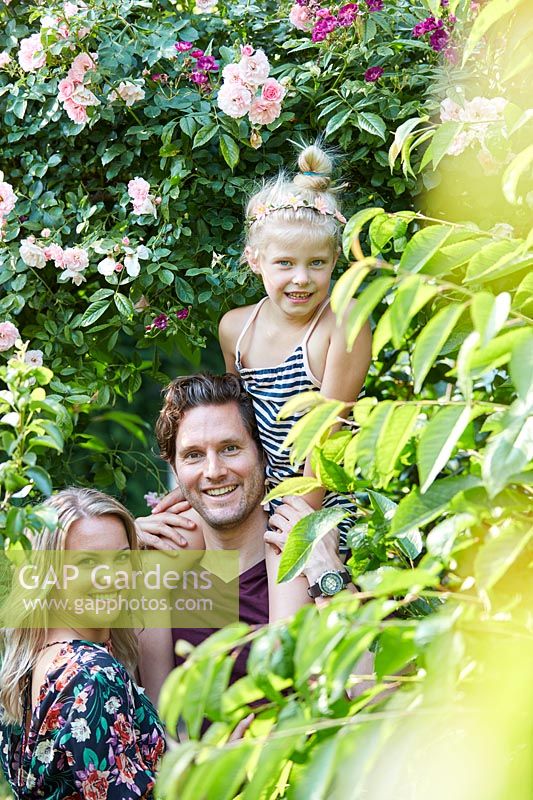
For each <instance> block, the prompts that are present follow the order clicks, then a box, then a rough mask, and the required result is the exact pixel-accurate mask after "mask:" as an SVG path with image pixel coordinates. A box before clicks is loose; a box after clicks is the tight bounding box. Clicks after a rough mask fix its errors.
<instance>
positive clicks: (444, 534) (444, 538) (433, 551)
mask: <svg viewBox="0 0 533 800" xmlns="http://www.w3.org/2000/svg"><path fill="white" fill-rule="evenodd" d="M475 522H476V517H474V516H473V515H472V514H455V515H454V516H453V517H448V518H447V519H444V520H443V521H442V522H439V524H438V525H435V527H434V528H432V529H431V530H430V532H429V533H428V535H427V538H426V548H427V551H428V553H429V554H430V555H432V556H435V557H437V558H448V556H449V555H450V554H451V552H452V550H453V546H454V544H455V539H456V537H457V535H458V534H459V533H461V532H462V531H464V530H466V529H467V528H469V527H470V526H471V525H473V524H474V523H475Z"/></svg>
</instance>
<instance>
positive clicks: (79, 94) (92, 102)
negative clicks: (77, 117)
mask: <svg viewBox="0 0 533 800" xmlns="http://www.w3.org/2000/svg"><path fill="white" fill-rule="evenodd" d="M71 99H72V100H73V101H74V102H75V103H76V104H77V105H79V106H99V105H100V101H99V99H98V98H97V96H96V95H95V94H93V92H91V90H90V89H88V88H87V87H86V86H84V85H83V84H82V83H78V85H77V86H76V88H75V89H74V94H73V95H72V98H71Z"/></svg>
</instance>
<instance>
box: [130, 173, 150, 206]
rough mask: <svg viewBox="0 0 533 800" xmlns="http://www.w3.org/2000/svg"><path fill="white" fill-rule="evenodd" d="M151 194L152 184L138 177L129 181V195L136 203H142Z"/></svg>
mask: <svg viewBox="0 0 533 800" xmlns="http://www.w3.org/2000/svg"><path fill="white" fill-rule="evenodd" d="M149 193H150V184H149V183H148V181H145V180H144V178H139V177H138V176H137V177H135V178H133V179H132V180H131V181H128V194H129V196H130V197H131V199H132V200H133V202H134V203H142V202H144V200H146V198H147V197H148V195H149Z"/></svg>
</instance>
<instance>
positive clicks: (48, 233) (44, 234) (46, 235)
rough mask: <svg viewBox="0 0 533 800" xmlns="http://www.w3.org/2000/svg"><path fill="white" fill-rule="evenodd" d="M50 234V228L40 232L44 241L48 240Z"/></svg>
mask: <svg viewBox="0 0 533 800" xmlns="http://www.w3.org/2000/svg"><path fill="white" fill-rule="evenodd" d="M51 233H52V231H51V230H50V228H43V229H42V231H41V236H43V237H44V238H45V239H48V237H49V236H50V235H51Z"/></svg>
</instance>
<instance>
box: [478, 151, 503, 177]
mask: <svg viewBox="0 0 533 800" xmlns="http://www.w3.org/2000/svg"><path fill="white" fill-rule="evenodd" d="M476 158H477V160H478V162H479V163H480V164H481V167H482V169H483V172H484V173H485V175H497V174H498V172H499V171H500V165H499V164H498V162H497V161H496V160H495V158H494V157H493V156H492V153H490V152H489V151H488V150H487V149H486V148H485V147H482V148H481V149H480V150H479V152H478V153H477V155H476Z"/></svg>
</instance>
